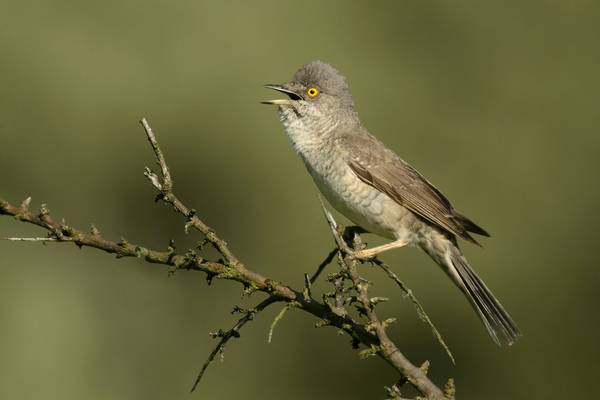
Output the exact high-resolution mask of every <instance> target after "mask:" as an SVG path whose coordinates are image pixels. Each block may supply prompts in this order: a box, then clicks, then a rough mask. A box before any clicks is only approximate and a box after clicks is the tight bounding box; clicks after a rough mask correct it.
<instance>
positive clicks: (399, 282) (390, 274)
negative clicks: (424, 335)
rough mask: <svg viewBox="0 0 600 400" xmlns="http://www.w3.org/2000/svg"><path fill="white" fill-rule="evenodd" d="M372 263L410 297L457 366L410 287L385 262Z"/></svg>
mask: <svg viewBox="0 0 600 400" xmlns="http://www.w3.org/2000/svg"><path fill="white" fill-rule="evenodd" d="M371 261H372V262H373V263H374V264H376V265H377V266H378V267H379V268H381V269H382V270H384V271H385V273H386V274H387V275H388V277H390V279H392V280H393V281H394V282H396V284H397V285H398V286H399V287H400V290H402V292H404V294H405V295H406V297H408V298H409V299H410V301H411V302H412V303H413V305H414V306H415V309H416V310H417V315H418V316H419V318H421V320H422V321H423V322H425V323H426V324H427V325H429V327H430V328H431V332H432V333H433V336H435V338H436V339H437V341H438V342H439V344H440V345H441V346H442V347H443V348H444V350H445V351H446V354H447V355H448V357H449V358H450V361H452V364H456V362H455V361H454V356H453V355H452V352H451V351H450V348H449V347H448V345H447V344H446V342H445V341H444V338H443V337H442V334H441V333H440V332H439V331H438V330H437V328H436V327H435V325H434V324H433V321H431V318H429V315H427V313H426V312H425V309H424V308H423V306H422V305H421V303H419V300H417V297H416V296H415V295H414V293H413V292H412V290H410V289H409V288H408V286H406V284H405V283H404V282H402V280H400V278H398V275H396V274H395V273H394V271H392V270H391V269H390V267H389V266H388V265H387V264H386V263H384V262H383V261H381V260H380V259H378V258H374V259H373V260H371Z"/></svg>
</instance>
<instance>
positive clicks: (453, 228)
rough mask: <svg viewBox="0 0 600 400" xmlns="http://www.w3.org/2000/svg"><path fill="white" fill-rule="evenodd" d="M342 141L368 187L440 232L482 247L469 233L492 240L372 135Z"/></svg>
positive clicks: (356, 172)
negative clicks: (384, 195) (435, 227)
mask: <svg viewBox="0 0 600 400" xmlns="http://www.w3.org/2000/svg"><path fill="white" fill-rule="evenodd" d="M341 139H342V145H343V146H350V147H351V148H348V150H349V151H348V153H347V154H348V157H349V160H348V165H349V166H350V168H351V169H352V170H353V171H354V173H355V174H356V175H357V176H358V177H359V178H360V179H361V180H362V181H363V182H365V183H366V184H368V185H371V186H372V187H374V188H375V189H377V190H379V191H381V192H383V193H385V194H387V195H388V196H389V197H391V198H392V199H393V200H395V201H396V202H397V203H398V204H400V205H402V206H404V207H406V208H408V209H409V210H411V211H412V212H413V213H415V214H417V215H418V216H420V217H421V218H423V219H425V220H427V221H428V222H430V223H432V224H434V225H436V226H437V227H439V228H440V229H442V230H444V231H446V232H448V233H451V234H453V235H457V236H459V237H461V238H463V239H465V240H468V241H469V242H472V243H475V244H479V243H478V242H477V241H476V240H475V239H474V238H473V237H472V236H471V235H470V234H469V232H473V233H477V234H480V235H485V236H489V234H488V233H487V232H486V231H485V230H484V229H483V228H480V227H479V226H477V225H476V224H475V223H474V222H472V221H470V220H469V219H468V218H466V217H464V216H463V215H461V214H459V213H458V212H456V211H455V210H454V208H453V207H452V205H451V204H450V201H449V200H448V199H447V198H446V197H445V196H444V195H443V194H442V193H441V192H440V191H439V190H438V189H437V188H436V187H435V186H433V185H432V184H431V183H430V182H429V181H427V180H426V179H425V178H424V177H423V176H422V175H421V174H419V172H417V171H416V170H415V169H414V168H413V167H411V166H410V165H409V164H408V163H406V162H405V161H404V160H402V159H401V158H400V157H398V156H397V155H396V154H395V153H394V152H392V151H391V150H389V149H388V148H386V147H385V146H384V145H383V144H382V143H381V142H380V141H379V140H377V139H376V138H375V137H373V136H372V135H370V134H369V133H368V132H366V131H365V132H363V134H362V135H358V136H357V135H355V134H353V135H352V138H349V137H342V138H341ZM348 139H350V140H348Z"/></svg>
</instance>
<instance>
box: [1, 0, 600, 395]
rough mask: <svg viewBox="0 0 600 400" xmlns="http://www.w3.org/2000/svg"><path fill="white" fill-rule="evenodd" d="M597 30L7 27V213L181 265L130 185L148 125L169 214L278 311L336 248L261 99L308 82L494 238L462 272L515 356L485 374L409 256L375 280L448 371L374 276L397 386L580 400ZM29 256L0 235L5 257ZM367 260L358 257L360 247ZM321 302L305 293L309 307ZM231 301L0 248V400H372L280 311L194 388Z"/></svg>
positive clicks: (316, 5)
mask: <svg viewBox="0 0 600 400" xmlns="http://www.w3.org/2000/svg"><path fill="white" fill-rule="evenodd" d="M599 18H600V6H599V3H598V2H593V1H584V0H578V1H569V2H567V1H527V2H520V1H494V2H478V1H452V2H450V1H429V2H423V1H418V0H411V1H388V2H366V1H365V2H353V3H350V2H342V1H337V2H334V1H332V2H322V1H303V2H294V3H292V2H282V1H262V2H256V1H253V2H250V1H223V2H212V3H209V2H202V1H179V2H167V1H148V0H146V1H132V0H126V1H123V0H121V1H103V2H82V1H73V0H70V1H58V0H55V1H27V2H14V1H13V2H9V1H3V2H1V3H0V57H1V58H0V60H1V62H0V185H1V186H0V197H3V198H5V199H6V200H9V201H11V202H13V203H18V202H20V201H21V200H23V199H24V198H25V197H27V196H32V197H33V204H34V205H35V207H38V206H39V204H40V203H41V202H46V203H48V206H49V208H50V210H51V211H52V213H53V215H54V216H55V217H57V218H60V217H63V216H64V217H65V218H66V220H67V222H68V223H71V224H73V225H75V226H78V227H81V228H85V227H86V226H88V225H89V223H90V222H94V223H96V225H97V226H98V228H99V229H100V230H101V232H102V233H103V234H104V235H106V236H107V237H109V238H113V239H118V238H119V237H120V236H124V237H126V238H127V239H129V240H130V241H132V242H136V243H140V244H144V245H146V246H149V247H156V248H165V247H166V245H167V243H168V240H169V238H172V237H174V238H176V240H177V243H179V246H180V247H179V248H180V249H185V247H186V246H188V245H190V244H191V243H193V241H194V240H197V239H198V237H197V236H195V235H193V236H192V237H189V236H186V235H185V234H184V233H183V223H182V220H181V218H180V217H179V216H177V215H175V214H174V213H173V212H171V210H169V209H168V208H166V207H164V206H162V205H160V204H156V203H154V202H153V201H152V199H153V196H154V193H153V190H152V188H151V187H150V185H149V184H147V183H146V182H145V180H144V178H143V176H142V170H143V167H144V166H146V165H151V164H152V163H153V158H152V154H151V150H150V148H149V146H148V144H147V143H146V141H145V138H144V134H143V131H142V130H141V128H140V127H139V125H138V123H137V121H138V119H139V118H140V117H142V116H145V117H147V118H148V119H149V121H150V123H151V124H152V126H153V128H154V129H155V131H156V133H157V134H158V137H159V140H160V142H161V143H162V146H163V149H164V151H165V152H166V156H167V160H168V161H169V163H170V165H171V167H172V172H173V174H174V177H175V189H176V192H177V193H178V195H179V196H180V198H181V199H183V200H184V201H185V202H186V203H187V204H189V205H191V206H192V207H194V208H196V209H197V210H198V212H199V214H200V215H201V216H202V217H204V219H205V221H206V222H207V223H208V224H210V225H211V226H213V227H214V228H215V229H216V230H217V231H218V232H219V233H220V234H221V235H222V236H223V237H224V238H226V239H227V240H228V241H229V242H230V244H231V247H232V248H233V249H234V251H235V252H236V253H237V254H238V255H239V257H240V258H241V259H243V260H244V261H245V262H246V263H247V264H248V265H249V266H250V267H252V268H253V269H255V270H257V271H259V272H261V273H263V274H265V275H267V276H269V277H271V278H273V279H276V280H280V281H284V282H289V283H291V284H293V285H295V286H296V287H300V286H301V284H302V274H303V273H305V272H310V271H312V270H313V269H314V268H315V266H316V265H317V263H318V262H319V261H320V260H321V259H322V257H323V256H324V255H325V254H326V252H327V251H328V250H330V248H331V247H332V239H331V237H330V234H329V232H328V228H327V226H326V224H325V222H324V220H323V217H322V213H321V210H320V209H319V204H318V200H317V197H316V189H315V188H314V187H313V183H312V181H311V180H310V178H309V176H308V174H307V173H306V172H305V170H304V168H303V166H302V163H301V162H300V161H299V159H298V158H297V157H296V156H295V154H293V152H292V150H291V148H290V147H289V145H288V143H287V139H286V137H285V136H284V134H283V129H282V127H281V126H280V123H279V121H278V118H277V115H276V111H275V110H274V109H272V108H268V107H265V106H262V105H260V104H259V101H260V100H264V99H268V98H271V97H273V93H271V92H269V91H266V90H265V89H263V88H262V87H261V85H262V84H264V83H271V82H283V81H285V80H287V79H289V78H290V77H291V76H292V74H293V72H294V71H295V70H296V68H297V67H299V66H300V65H302V64H304V63H306V62H308V61H311V60H314V59H323V60H325V61H328V62H330V63H332V64H333V65H334V66H336V67H337V68H338V69H339V70H340V71H341V72H342V73H343V74H345V75H346V76H347V78H348V81H349V83H350V86H351V89H352V93H353V95H354V98H355V102H356V105H357V110H358V111H359V113H360V115H361V118H362V121H363V123H364V124H365V125H366V126H367V127H368V128H369V129H370V130H371V132H373V133H374V134H376V135H377V136H378V137H379V138H381V139H382V140H383V141H384V142H385V143H387V144H388V145H389V146H390V147H392V148H393V149H395V150H396V151H397V152H398V153H399V154H401V155H402V156H403V157H404V158H405V159H406V160H407V161H409V162H411V163H412V164H413V165H415V167H417V168H418V169H419V170H420V171H421V172H422V173H423V174H425V175H426V176H427V177H428V178H429V179H430V180H432V181H433V182H434V183H435V184H436V185H437V186H438V187H439V188H440V189H441V190H443V191H444V192H445V193H446V194H447V195H448V196H449V197H450V198H451V199H452V201H453V203H454V204H455V206H456V207H457V208H458V209H459V210H460V211H462V212H464V213H465V214H466V215H468V216H469V217H471V218H473V219H474V220H475V221H476V222H478V223H480V224H481V225H482V226H484V227H485V228H486V229H488V230H489V231H490V232H491V233H492V238H491V239H489V240H485V241H484V246H485V248H484V249H479V248H476V247H475V246H471V245H468V244H464V245H463V248H464V249H465V251H466V253H467V255H468V257H469V258H470V260H471V262H472V263H473V264H474V265H475V266H476V269H477V270H478V271H479V273H480V274H481V276H482V277H483V278H484V279H485V280H486V282H487V283H488V284H489V286H490V287H491V288H492V289H493V290H494V292H495V293H496V294H497V295H498V297H499V298H500V299H502V302H503V303H504V305H505V306H506V308H507V309H508V310H509V311H510V312H511V314H512V315H513V316H514V318H515V320H516V321H517V322H518V323H519V325H520V327H521V329H522V330H523V332H524V333H525V336H524V337H523V338H522V340H521V341H520V342H518V343H517V344H516V345H515V346H513V347H512V348H503V349H499V348H497V347H496V346H495V345H494V344H493V343H492V341H491V340H490V339H489V338H488V337H487V335H486V333H485V330H484V328H483V327H482V326H481V325H480V322H479V321H478V319H477V317H476V316H475V313H474V312H473V311H472V310H471V308H470V307H469V305H468V303H467V302H466V301H465V299H464V298H463V297H462V295H461V294H460V293H459V291H458V290H456V289H455V288H454V287H453V286H452V284H451V283H450V281H449V280H448V279H447V278H446V277H445V276H444V274H443V273H441V271H440V270H439V269H438V268H437V267H436V266H435V265H434V263H433V262H432V261H431V260H430V259H429V258H428V257H426V256H425V255H424V254H422V252H420V251H418V250H416V249H410V250H401V251H400V250H399V251H394V252H391V253H388V254H386V255H385V256H384V257H383V258H384V259H385V260H386V261H388V262H389V263H390V264H391V265H392V266H393V268H394V270H395V271H397V273H398V274H399V275H400V276H401V277H402V278H403V279H404V280H405V281H406V282H407V283H408V284H409V286H410V287H411V288H412V289H413V290H414V291H415V293H416V294H417V295H418V296H419V297H420V299H421V300H422V303H423V305H424V306H425V308H426V310H428V312H429V314H430V316H431V317H432V319H433V320H434V321H435V322H436V323H437V326H438V328H439V329H440V331H441V332H442V334H443V335H444V336H445V338H446V340H447V342H448V343H449V345H450V347H451V348H452V350H453V351H454V355H455V357H456V359H457V364H456V366H453V365H451V364H450V363H449V361H448V359H447V358H446V357H445V355H444V353H443V351H442V350H441V349H440V347H439V346H438V345H437V343H436V342H435V340H434V339H433V338H432V335H431V334H430V332H429V330H428V328H427V327H426V326H425V325H424V324H422V323H421V322H420V321H419V320H418V318H417V317H416V316H415V313H414V311H413V309H412V307H411V306H410V304H409V303H408V302H407V301H405V300H402V299H401V296H400V293H399V291H398V290H397V289H396V288H395V287H394V286H393V285H392V284H391V283H390V282H387V279H386V278H384V276H383V275H381V274H378V273H376V271H367V272H366V275H367V276H368V277H369V278H371V279H373V280H374V281H375V286H374V287H373V295H379V296H388V297H392V301H391V302H390V303H387V304H386V305H384V306H381V309H380V310H381V313H382V315H383V316H386V317H388V316H396V317H398V318H399V323H397V324H396V325H395V326H394V327H393V329H391V335H392V337H393V338H394V339H395V340H397V342H398V344H399V346H400V348H401V349H402V350H403V351H404V352H405V353H406V354H407V355H408V356H409V358H410V359H411V360H413V361H414V362H415V363H420V362H422V361H424V360H425V359H428V360H430V361H431V363H432V366H431V369H430V371H431V376H432V377H433V378H434V379H435V380H436V381H437V382H439V383H443V382H445V380H446V378H447V377H450V376H451V377H454V378H455V380H456V384H457V388H458V396H459V398H462V399H475V398H479V399H481V398H485V399H513V398H514V399H518V398H528V399H533V398H535V399H546V398H591V397H592V395H591V391H592V390H593V389H592V387H593V386H592V385H590V384H589V382H593V381H594V380H595V378H596V377H597V374H598V372H599V368H598V365H599V364H598V359H599V357H600V351H599V346H598V343H597V340H598V337H599V335H600V322H599V320H598V316H597V315H598V312H597V306H598V305H599V304H600V300H599V296H598V288H599V283H600V272H599V269H598V262H597V258H596V251H595V250H594V248H597V247H598V245H597V243H596V238H597V235H596V230H597V229H598V226H599V221H598V217H597V213H596V210H595V209H596V207H597V206H598V204H599V193H600V188H599V186H598V180H597V176H596V173H597V171H599V168H600V161H599V157H598V155H599V151H598V150H599V144H600V140H599V139H598V134H599V132H600V131H599V127H600V113H599V112H598V93H599V92H600V85H599V83H600V78H599V77H600V74H599V73H598V71H599V67H600V52H599V51H598V37H599V34H600V25H599V24H598V21H599ZM40 234H44V233H41V231H40V230H38V229H35V228H34V227H31V226H26V225H24V224H20V223H17V222H15V221H13V220H11V219H9V218H6V217H4V218H0V236H17V235H24V236H36V235H40ZM368 240H369V241H370V242H371V243H378V240H377V239H373V238H369V239H368ZM326 288H327V287H326V286H325V285H324V284H323V283H321V284H319V285H317V287H316V288H315V290H316V291H317V293H319V292H321V291H323V290H325V289H326ZM262 297H263V296H262V295H260V294H257V295H255V296H253V297H252V298H250V299H249V300H248V299H242V298H241V290H240V286H239V285H237V284H234V283H230V282H214V283H213V285H212V286H211V287H208V286H207V285H206V283H205V281H204V276H203V274H198V273H185V272H181V273H178V274H177V275H176V276H175V277H172V278H168V277H167V272H166V269H165V268H161V267H160V266H153V265H149V264H145V263H143V262H141V261H138V260H130V259H125V260H115V259H114V258H113V257H111V256H108V255H107V254H104V253H101V252H98V251H94V250H92V249H83V250H81V251H79V250H77V249H76V248H74V247H73V246H68V245H56V244H55V245H52V244H49V245H47V246H42V245H41V244H27V243H11V242H0V320H1V321H2V323H1V328H0V354H2V357H1V358H0V398H3V399H8V398H13V399H75V398H85V399H132V398H134V399H137V398H144V399H147V400H150V399H167V398H168V399H190V398H198V399H200V398H203V399H231V398H248V399H265V398H266V399H276V398H287V399H306V398H334V399H337V398H352V399H363V398H384V397H385V394H384V391H383V386H384V385H389V384H391V383H393V381H394V379H395V377H396V375H395V373H394V371H392V370H391V369H390V368H389V367H388V366H387V365H385V364H384V362H383V361H381V360H379V359H377V358H371V359H368V360H365V361H361V360H359V358H358V356H357V354H356V352H355V351H353V350H351V348H350V346H349V345H348V339H347V338H344V337H339V336H337V335H336V333H335V330H333V329H331V328H322V329H315V328H314V327H313V324H314V322H315V321H314V319H312V318H311V317H309V316H308V315H305V314H303V313H300V312H290V313H288V315H287V316H286V317H285V319H284V320H283V321H282V322H281V323H280V324H279V326H278V328H277V329H276V331H275V334H274V338H273V343H271V344H267V342H266V338H267V331H268V327H269V324H270V322H271V320H272V318H273V316H274V315H275V314H276V312H277V311H278V307H273V308H272V309H269V310H268V311H267V312H265V313H264V314H262V315H260V316H259V317H258V318H257V319H256V321H254V322H253V323H252V324H251V325H248V326H247V328H246V329H245V330H244V332H243V333H242V338H241V339H240V340H237V341H234V342H231V343H230V345H229V346H228V349H227V351H226V354H225V362H224V363H215V364H214V365H213V366H212V367H211V369H210V370H209V371H208V373H207V375H206V376H205V379H204V381H203V382H202V384H201V386H200V387H199V390H198V392H196V393H195V394H193V395H191V396H190V395H189V394H188V390H189V388H190V385H191V383H192V382H193V378H194V376H195V374H196V373H197V371H198V370H199V368H200V366H201V364H202V362H204V359H205V357H206V356H207V355H208V353H209V352H210V350H211V349H212V347H213V346H214V345H215V342H214V341H213V340H211V339H210V338H209V336H208V334H207V333H208V332H209V331H215V330H217V329H218V328H228V327H229V326H230V325H231V324H232V323H233V322H234V318H235V317H234V316H231V315H230V314H229V311H230V310H231V309H232V307H233V306H234V305H236V304H240V305H245V306H250V305H252V304H254V303H255V302H257V301H258V300H259V299H260V298H262Z"/></svg>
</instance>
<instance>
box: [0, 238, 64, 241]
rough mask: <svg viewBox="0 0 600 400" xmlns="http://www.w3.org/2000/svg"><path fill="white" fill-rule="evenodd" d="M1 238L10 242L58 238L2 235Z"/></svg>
mask: <svg viewBox="0 0 600 400" xmlns="http://www.w3.org/2000/svg"><path fill="white" fill-rule="evenodd" d="M1 239H2V240H9V241H11V242H56V241H57V240H58V239H56V238H53V237H4V238H1Z"/></svg>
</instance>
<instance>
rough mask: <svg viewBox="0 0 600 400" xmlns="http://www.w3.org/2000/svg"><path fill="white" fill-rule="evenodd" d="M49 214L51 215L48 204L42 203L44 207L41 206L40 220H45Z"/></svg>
mask: <svg viewBox="0 0 600 400" xmlns="http://www.w3.org/2000/svg"><path fill="white" fill-rule="evenodd" d="M48 214H50V210H49V209H48V206H47V205H46V203H42V205H41V206H40V218H44V217H45V216H46V215H48Z"/></svg>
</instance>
